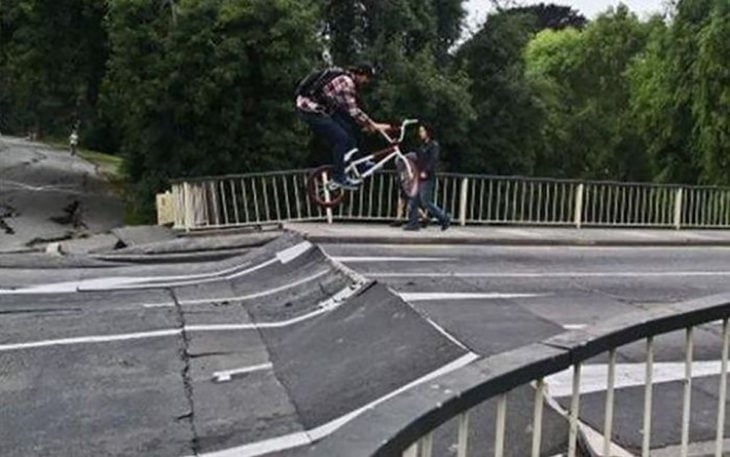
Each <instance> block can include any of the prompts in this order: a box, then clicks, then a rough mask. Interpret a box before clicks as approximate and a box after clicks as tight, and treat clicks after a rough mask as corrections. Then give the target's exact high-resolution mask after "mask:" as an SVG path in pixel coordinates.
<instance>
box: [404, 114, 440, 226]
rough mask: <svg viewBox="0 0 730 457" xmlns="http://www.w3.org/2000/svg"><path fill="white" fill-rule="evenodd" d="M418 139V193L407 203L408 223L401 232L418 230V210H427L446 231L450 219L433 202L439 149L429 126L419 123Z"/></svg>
mask: <svg viewBox="0 0 730 457" xmlns="http://www.w3.org/2000/svg"><path fill="white" fill-rule="evenodd" d="M418 138H419V139H420V140H421V146H419V147H418V149H417V150H416V167H417V171H418V180H419V183H418V192H417V193H416V195H415V196H413V197H411V199H410V201H409V203H408V223H407V224H406V225H405V226H404V227H403V230H414V231H415V230H420V228H421V227H420V225H419V223H418V209H419V207H423V208H425V209H427V210H428V212H430V213H431V215H433V216H434V217H435V218H436V219H437V220H438V222H439V224H440V225H441V230H446V229H448V228H449V225H451V217H450V216H449V215H448V214H446V212H445V211H444V210H442V209H441V208H439V207H438V206H437V205H436V203H434V201H433V192H434V188H435V187H436V165H437V164H438V160H439V153H440V147H439V144H438V142H437V141H436V140H434V138H433V128H432V127H431V125H430V124H428V123H425V122H421V126H420V127H419V128H418Z"/></svg>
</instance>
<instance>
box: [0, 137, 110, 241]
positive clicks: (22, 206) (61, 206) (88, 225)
mask: <svg viewBox="0 0 730 457" xmlns="http://www.w3.org/2000/svg"><path fill="white" fill-rule="evenodd" d="M121 224H122V203H121V201H120V200H119V198H118V197H116V196H114V195H113V194H111V192H110V191H109V188H108V185H107V182H106V180H105V179H104V178H103V176H101V175H100V174H99V173H98V172H97V171H96V169H95V167H94V165H93V164H91V163H89V162H86V161H84V160H83V159H81V158H79V157H78V156H75V157H72V156H71V155H70V154H69V153H68V151H64V150H59V149H54V148H52V147H49V146H46V145H43V144H39V143H31V142H28V141H25V140H21V139H17V138H11V137H0V252H7V251H14V250H23V249H26V248H28V247H29V246H32V245H34V244H39V243H43V242H44V241H56V240H61V239H65V238H70V237H74V236H78V235H80V234H82V233H97V232H104V231H107V230H109V229H111V228H114V227H117V226H120V225H121Z"/></svg>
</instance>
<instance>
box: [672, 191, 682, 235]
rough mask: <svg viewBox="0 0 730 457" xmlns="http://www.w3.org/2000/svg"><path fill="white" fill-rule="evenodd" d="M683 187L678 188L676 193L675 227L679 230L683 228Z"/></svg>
mask: <svg viewBox="0 0 730 457" xmlns="http://www.w3.org/2000/svg"><path fill="white" fill-rule="evenodd" d="M682 196H683V192H682V188H681V187H680V188H678V189H677V190H676V191H675V194H674V228H675V229H677V230H679V229H680V228H682V205H683V202H682Z"/></svg>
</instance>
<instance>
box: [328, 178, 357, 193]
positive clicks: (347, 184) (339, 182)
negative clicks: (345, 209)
mask: <svg viewBox="0 0 730 457" xmlns="http://www.w3.org/2000/svg"><path fill="white" fill-rule="evenodd" d="M358 185H359V183H357V182H355V181H353V180H351V179H349V178H340V179H337V178H334V179H332V181H330V182H329V183H328V184H327V186H328V187H329V189H330V190H337V189H345V190H356V189H357V188H358Z"/></svg>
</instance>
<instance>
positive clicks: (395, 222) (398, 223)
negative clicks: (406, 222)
mask: <svg viewBox="0 0 730 457" xmlns="http://www.w3.org/2000/svg"><path fill="white" fill-rule="evenodd" d="M401 225H403V221H398V220H396V221H393V222H391V223H390V226H391V227H400V226H401Z"/></svg>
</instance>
